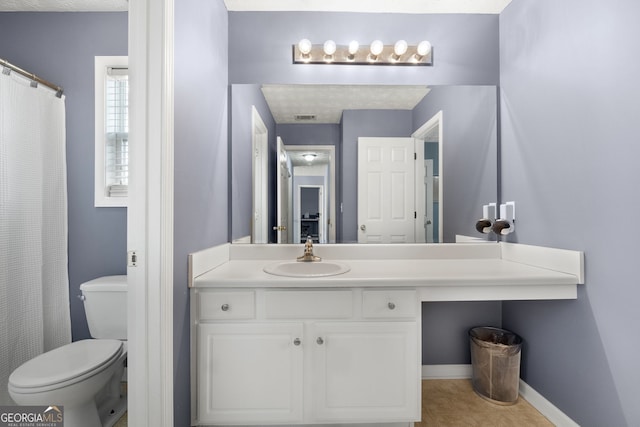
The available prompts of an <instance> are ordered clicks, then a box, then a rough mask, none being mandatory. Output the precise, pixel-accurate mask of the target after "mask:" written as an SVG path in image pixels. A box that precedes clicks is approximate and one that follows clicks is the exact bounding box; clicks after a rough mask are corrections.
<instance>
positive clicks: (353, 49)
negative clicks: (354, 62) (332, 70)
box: [349, 40, 360, 55]
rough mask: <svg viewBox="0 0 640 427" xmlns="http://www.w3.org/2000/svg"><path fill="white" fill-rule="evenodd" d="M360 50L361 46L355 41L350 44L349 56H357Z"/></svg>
mask: <svg viewBox="0 0 640 427" xmlns="http://www.w3.org/2000/svg"><path fill="white" fill-rule="evenodd" d="M359 48H360V44H359V43H358V42H357V41H356V40H353V41H352V42H351V43H349V55H355V54H356V53H358V49H359Z"/></svg>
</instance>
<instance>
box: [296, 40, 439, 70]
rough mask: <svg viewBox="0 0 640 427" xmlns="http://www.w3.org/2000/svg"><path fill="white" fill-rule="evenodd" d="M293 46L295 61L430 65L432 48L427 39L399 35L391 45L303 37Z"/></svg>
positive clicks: (303, 62)
mask: <svg viewBox="0 0 640 427" xmlns="http://www.w3.org/2000/svg"><path fill="white" fill-rule="evenodd" d="M292 48H293V49H292V50H293V63H294V64H338V65H433V49H432V47H431V43H429V42H428V41H426V40H425V41H422V42H420V43H419V44H418V45H411V44H409V43H407V41H406V40H402V39H401V40H398V41H396V43H395V44H392V45H385V44H384V43H383V42H382V41H381V40H374V41H373V42H372V43H371V44H370V45H369V48H368V49H361V48H360V43H359V42H358V41H356V40H354V41H352V42H350V43H349V44H348V45H339V44H337V43H336V42H335V41H333V40H327V41H325V42H324V43H323V44H313V43H311V41H310V40H309V39H302V40H300V41H299V42H298V43H297V44H295V45H293V46H292Z"/></svg>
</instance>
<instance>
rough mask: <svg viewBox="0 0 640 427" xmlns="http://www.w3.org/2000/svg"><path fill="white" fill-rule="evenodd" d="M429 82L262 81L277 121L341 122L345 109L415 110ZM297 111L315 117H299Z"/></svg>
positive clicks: (268, 102)
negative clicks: (288, 82)
mask: <svg viewBox="0 0 640 427" xmlns="http://www.w3.org/2000/svg"><path fill="white" fill-rule="evenodd" d="M428 92H429V89H428V88H427V87H426V86H401V85H388V86H373V85H263V86H262V93H263V94H264V97H265V99H266V100H267V104H269V108H270V110H271V114H272V115H273V118H274V120H275V121H276V123H340V119H341V118H342V112H343V111H344V110H380V109H384V110H412V109H413V108H414V107H415V106H416V104H417V103H418V102H420V100H422V98H424V96H425V95H426V94H427V93H428ZM298 114H304V115H315V116H316V118H315V120H305V121H300V120H296V118H295V116H296V115H298Z"/></svg>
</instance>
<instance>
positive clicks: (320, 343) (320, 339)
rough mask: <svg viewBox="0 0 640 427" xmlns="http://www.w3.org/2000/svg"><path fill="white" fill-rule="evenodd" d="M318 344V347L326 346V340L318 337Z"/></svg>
mask: <svg viewBox="0 0 640 427" xmlns="http://www.w3.org/2000/svg"><path fill="white" fill-rule="evenodd" d="M316 342H317V343H318V345H322V344H324V340H323V339H322V337H318V339H317V340H316Z"/></svg>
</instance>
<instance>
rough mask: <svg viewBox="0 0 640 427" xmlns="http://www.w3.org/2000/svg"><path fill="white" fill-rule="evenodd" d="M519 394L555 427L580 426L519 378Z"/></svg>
mask: <svg viewBox="0 0 640 427" xmlns="http://www.w3.org/2000/svg"><path fill="white" fill-rule="evenodd" d="M520 396H522V398H523V399H524V400H526V401H527V402H529V403H530V404H531V406H533V407H534V408H536V409H537V410H538V411H539V412H540V413H541V414H542V415H544V416H545V417H547V419H548V420H549V421H551V422H552V423H553V424H555V425H556V427H580V425H579V424H578V423H576V422H575V421H573V420H572V419H571V418H569V417H568V416H567V415H566V414H565V413H564V412H562V411H561V410H560V409H558V408H557V407H556V406H555V405H554V404H553V403H551V402H549V401H548V400H547V399H545V397H544V396H543V395H541V394H540V393H538V392H537V391H535V390H534V389H533V388H532V387H531V386H529V385H528V384H527V383H525V382H524V381H522V380H520Z"/></svg>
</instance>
